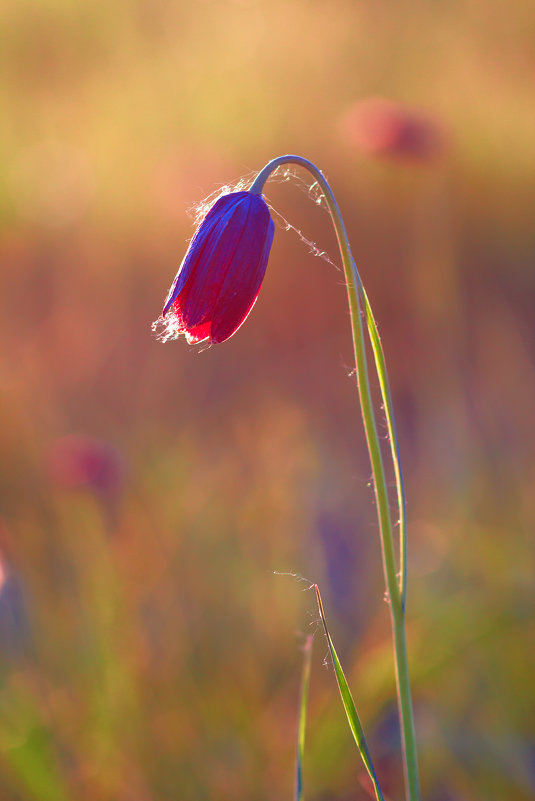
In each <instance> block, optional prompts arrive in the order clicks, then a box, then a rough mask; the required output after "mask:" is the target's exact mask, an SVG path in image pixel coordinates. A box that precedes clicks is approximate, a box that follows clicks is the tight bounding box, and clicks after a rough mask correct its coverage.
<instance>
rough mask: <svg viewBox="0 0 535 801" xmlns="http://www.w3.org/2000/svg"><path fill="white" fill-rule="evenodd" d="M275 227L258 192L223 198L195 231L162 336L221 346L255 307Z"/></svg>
mask: <svg viewBox="0 0 535 801" xmlns="http://www.w3.org/2000/svg"><path fill="white" fill-rule="evenodd" d="M274 229H275V226H274V224H273V220H272V219H271V215H270V213H269V209H268V207H267V204H266V202H265V200H264V199H263V198H262V196H261V195H260V194H255V193H254V192H249V191H241V192H231V193H229V194H226V195H222V196H221V197H220V198H219V200H217V201H216V202H215V203H214V205H213V206H212V208H211V209H210V211H209V212H208V214H207V215H206V217H205V218H204V219H203V221H202V222H201V224H200V226H199V228H198V229H197V231H196V233H195V235H194V237H193V239H192V241H191V243H190V246H189V248H188V251H187V253H186V255H185V256H184V259H183V261H182V264H181V266H180V269H179V271H178V273H177V275H176V277H175V280H174V281H173V284H172V286H171V289H170V290H169V294H168V296H167V299H166V301H165V305H164V308H163V312H162V317H163V318H164V323H165V328H166V337H175V336H178V335H179V334H184V335H185V337H186V339H187V340H188V342H190V343H192V342H201V341H204V340H208V341H210V342H224V341H225V340H226V339H228V338H229V337H231V336H232V334H234V333H235V332H236V331H237V330H238V328H239V327H240V326H241V325H242V323H243V322H244V321H245V319H246V317H247V316H248V314H249V312H250V311H251V309H252V307H253V306H254V304H255V302H256V299H257V297H258V293H259V291H260V286H261V285H262V280H263V278H264V274H265V272H266V266H267V261H268V256H269V251H270V249H271V243H272V242H273V233H274Z"/></svg>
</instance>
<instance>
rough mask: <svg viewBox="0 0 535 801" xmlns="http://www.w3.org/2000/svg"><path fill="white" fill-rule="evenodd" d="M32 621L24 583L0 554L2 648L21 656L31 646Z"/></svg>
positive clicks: (8, 652)
mask: <svg viewBox="0 0 535 801" xmlns="http://www.w3.org/2000/svg"><path fill="white" fill-rule="evenodd" d="M30 641H31V633H30V621H29V618H28V610H27V605H26V598H25V593H24V588H23V584H22V581H21V580H20V578H19V577H18V575H17V574H16V573H15V572H14V571H13V570H12V568H11V567H10V565H9V564H8V562H7V560H6V559H4V556H3V554H0V648H1V649H2V653H3V654H9V656H11V657H16V656H21V655H22V654H23V653H24V652H25V651H26V649H27V647H28V646H29V645H30Z"/></svg>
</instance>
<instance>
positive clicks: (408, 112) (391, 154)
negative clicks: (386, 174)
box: [341, 97, 445, 163]
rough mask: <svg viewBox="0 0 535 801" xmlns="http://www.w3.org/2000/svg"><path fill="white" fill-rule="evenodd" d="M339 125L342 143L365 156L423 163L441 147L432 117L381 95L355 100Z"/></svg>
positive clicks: (438, 154) (438, 127)
mask: <svg viewBox="0 0 535 801" xmlns="http://www.w3.org/2000/svg"><path fill="white" fill-rule="evenodd" d="M341 128H342V134H343V136H344V138H345V140H346V142H347V143H348V144H349V145H351V146H352V147H355V148H357V149H358V150H360V151H362V152H363V153H365V154H366V155H371V156H378V157H383V158H390V159H392V160H397V161H405V162H413V163H414V162H421V163H425V162H430V161H433V160H434V159H436V158H437V157H439V156H440V155H441V153H442V152H443V150H444V144H445V143H444V133H443V131H442V128H441V126H440V125H439V124H438V123H437V122H436V121H435V120H433V119H432V118H431V117H429V116H428V115H426V114H423V113H422V112H419V111H414V110H413V109H409V108H407V107H405V106H403V105H401V104H400V103H396V102H394V101H393V100H387V99H385V98H381V97H372V98H368V99H366V100H361V101H359V102H357V103H355V105H354V106H353V107H352V108H351V109H350V110H349V111H348V112H347V113H346V114H345V116H344V117H343V119H342V125H341Z"/></svg>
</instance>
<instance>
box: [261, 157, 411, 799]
mask: <svg viewBox="0 0 535 801" xmlns="http://www.w3.org/2000/svg"><path fill="white" fill-rule="evenodd" d="M283 164H298V165H299V166H301V167H304V168H305V169H307V170H308V171H309V172H310V173H311V174H312V175H313V176H314V178H315V180H316V181H317V183H318V185H319V186H320V188H321V190H322V192H323V195H324V197H325V201H326V203H327V206H328V208H329V211H330V214H331V218H332V221H333V224H334V227H335V230H336V236H337V239H338V245H339V247H340V253H341V255H342V261H343V265H344V272H345V278H346V284H347V294H348V299H349V308H350V312H351V327H352V332H353V346H354V352H355V364H356V369H357V384H358V391H359V397H360V405H361V411H362V418H363V422H364V430H365V433H366V441H367V445H368V452H369V454H370V462H371V466H372V472H373V479H374V490H375V498H376V503H377V514H378V518H379V529H380V534H381V546H382V554H383V570H384V576H385V583H386V588H387V593H388V599H389V606H390V615H391V620H392V631H393V639H394V659H395V666H396V684H397V694H398V708H399V715H400V720H401V734H402V747H403V767H404V775H405V793H406V798H407V801H419V798H420V788H419V779H418V760H417V753H416V738H415V733H414V720H413V712H412V700H411V688H410V681H409V667H408V660H407V645H406V637H405V595H406V584H407V582H406V573H407V568H406V564H407V560H406V547H407V546H406V542H407V537H406V513H405V495H404V489H403V480H402V476H401V467H400V460H399V449H398V441H397V433H396V428H395V423H394V412H393V407H392V398H391V394H390V387H389V383H388V376H387V372H386V365H385V361H384V355H383V350H382V347H381V342H380V339H379V334H378V332H377V326H376V324H375V320H374V317H373V314H372V310H371V307H370V304H369V301H368V298H367V296H366V293H365V291H364V287H363V285H362V281H361V279H360V276H359V273H358V270H357V267H356V264H355V260H354V258H353V255H352V253H351V248H350V245H349V240H348V237H347V233H346V229H345V226H344V222H343V220H342V216H341V214H340V209H339V208H338V204H337V202H336V199H335V197H334V194H333V192H332V190H331V187H330V186H329V184H328V182H327V180H326V178H325V177H324V176H323V174H322V173H321V172H320V170H319V169H318V168H317V167H316V166H315V165H314V164H312V162H310V161H308V159H304V158H302V157H301V156H280V157H279V158H276V159H273V161H270V162H269V164H267V165H266V166H265V167H264V169H263V170H261V172H259V173H258V175H257V176H256V178H255V180H254V181H253V183H252V185H251V187H250V191H251V192H254V193H257V194H260V193H261V192H262V191H263V187H264V184H265V182H266V181H267V179H268V178H269V176H270V175H271V173H272V172H273V171H274V170H276V169H277V167H280V166H281V165H283ZM362 309H364V311H365V315H366V324H367V328H368V333H369V336H370V341H371V345H372V352H373V356H374V361H375V367H376V370H377V375H378V378H379V386H380V390H381V396H382V401H383V405H384V410H385V414H386V419H387V430H388V437H389V442H390V450H391V454H392V460H393V464H394V474H395V478H396V487H397V498H398V506H399V529H400V531H399V534H400V579H399V583H398V575H397V569H396V559H395V552H394V535H393V527H392V520H391V517H390V508H389V503H388V489H387V484H386V477H385V470H384V465H383V458H382V455H381V446H380V442H379V437H378V434H377V425H376V421H375V415H374V411H373V401H372V394H371V388H370V380H369V376H368V364H367V359H366V343H365V339H364V330H363V323H362Z"/></svg>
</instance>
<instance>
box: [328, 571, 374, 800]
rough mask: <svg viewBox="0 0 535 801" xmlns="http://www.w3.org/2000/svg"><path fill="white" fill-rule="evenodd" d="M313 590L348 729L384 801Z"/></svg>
mask: <svg viewBox="0 0 535 801" xmlns="http://www.w3.org/2000/svg"><path fill="white" fill-rule="evenodd" d="M314 589H315V590H316V596H317V598H318V607H319V610H320V616H321V621H322V623H323V628H324V630H325V636H326V638H327V643H328V645H329V651H330V652H331V657H332V660H333V664H334V672H335V673H336V681H337V682H338V689H339V690H340V695H341V697H342V703H343V705H344V709H345V712H346V715H347V719H348V722H349V728H350V729H351V732H352V734H353V737H354V738H355V742H356V744H357V748H358V749H359V751H360V755H361V757H362V761H363V762H364V765H365V767H366V770H367V771H368V773H369V775H370V779H371V780H372V783H373V786H374V789H375V795H376V797H377V801H384V797H383V794H382V792H381V788H380V787H379V781H378V779H377V775H376V773H375V769H374V767H373V763H372V758H371V754H370V749H369V748H368V743H367V742H366V738H365V736H364V731H363V728H362V724H361V722H360V718H359V716H358V713H357V709H356V707H355V702H354V701H353V697H352V695H351V690H350V689H349V685H348V683H347V680H346V677H345V675H344V671H343V670H342V665H341V664H340V660H339V659H338V655H337V653H336V651H335V648H334V645H333V641H332V640H331V635H330V634H329V629H328V628H327V621H326V619H325V612H324V610H323V603H322V601H321V595H320V591H319V587H318V585H317V584H315V585H314Z"/></svg>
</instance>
